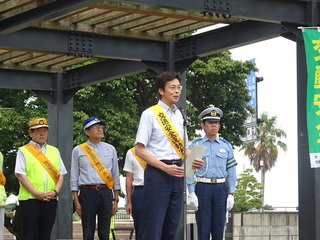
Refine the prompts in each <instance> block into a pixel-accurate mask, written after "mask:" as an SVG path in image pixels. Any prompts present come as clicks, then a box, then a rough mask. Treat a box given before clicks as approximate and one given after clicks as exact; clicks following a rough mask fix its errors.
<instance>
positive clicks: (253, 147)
mask: <svg viewBox="0 0 320 240" xmlns="http://www.w3.org/2000/svg"><path fill="white" fill-rule="evenodd" d="M260 118H261V119H262V120H263V123H262V124H259V125H257V139H256V141H254V142H248V143H244V144H243V146H242V147H241V150H244V155H245V156H248V157H249V160H250V164H251V165H252V166H253V168H254V169H255V170H256V171H257V172H259V171H260V172H261V185H262V187H263V188H262V189H261V195H262V198H261V200H262V204H263V205H264V185H265V183H264V181H265V173H266V172H267V171H270V170H271V168H272V167H274V166H275V164H276V162H277V158H278V147H279V148H280V149H282V150H284V151H286V150H287V144H285V143H284V142H282V141H280V138H283V137H284V138H286V137H287V135H286V133H285V132H284V131H283V130H282V129H280V128H277V127H276V123H277V122H276V120H277V117H274V116H273V117H270V118H269V117H268V114H267V113H262V114H261V116H260Z"/></svg>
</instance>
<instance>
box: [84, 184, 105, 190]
mask: <svg viewBox="0 0 320 240" xmlns="http://www.w3.org/2000/svg"><path fill="white" fill-rule="evenodd" d="M81 187H82V188H88V189H95V190H100V189H105V188H107V187H108V186H107V185H106V184H99V185H81Z"/></svg>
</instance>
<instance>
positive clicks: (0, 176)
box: [0, 170, 6, 186]
mask: <svg viewBox="0 0 320 240" xmlns="http://www.w3.org/2000/svg"><path fill="white" fill-rule="evenodd" d="M5 184H6V177H5V176H4V174H3V172H2V171H1V170H0V185H1V186H4V185H5Z"/></svg>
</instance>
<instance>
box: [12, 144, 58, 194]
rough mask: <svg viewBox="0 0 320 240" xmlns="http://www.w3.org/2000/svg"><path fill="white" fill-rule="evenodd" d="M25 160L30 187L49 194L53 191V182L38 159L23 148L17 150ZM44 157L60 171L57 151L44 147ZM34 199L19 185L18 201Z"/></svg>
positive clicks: (51, 147) (47, 146)
mask: <svg viewBox="0 0 320 240" xmlns="http://www.w3.org/2000/svg"><path fill="white" fill-rule="evenodd" d="M19 149H20V150H21V152H22V154H23V156H24V158H25V160H26V176H27V178H28V179H29V181H30V182H31V184H32V186H33V187H34V188H35V189H36V190H37V191H40V192H50V191H53V190H54V189H55V186H56V184H55V182H54V181H53V179H52V178H51V176H50V174H49V173H48V172H47V171H46V170H45V169H44V168H43V166H42V165H41V163H40V162H39V160H38V159H36V158H35V157H34V156H33V155H32V154H31V153H30V152H29V151H28V150H27V149H26V148H25V147H20V148H19ZM45 155H46V157H47V158H48V159H49V160H50V161H51V163H53V165H54V166H55V167H56V168H57V169H60V157H59V156H60V155H59V150H58V149H57V148H56V147H53V146H51V145H48V144H47V145H46V153H45ZM29 198H35V196H33V195H32V194H31V193H29V192H28V191H27V190H26V189H25V188H24V187H23V186H22V184H21V183H20V190H19V197H18V199H19V200H26V199H29Z"/></svg>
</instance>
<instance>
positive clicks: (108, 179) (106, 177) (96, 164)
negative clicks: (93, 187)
mask: <svg viewBox="0 0 320 240" xmlns="http://www.w3.org/2000/svg"><path fill="white" fill-rule="evenodd" d="M79 146H80V148H81V149H82V151H83V152H84V154H85V155H86V157H87V158H88V159H89V161H90V163H91V165H92V167H93V168H94V170H96V172H97V173H98V174H99V176H100V177H101V178H102V180H103V181H104V182H105V183H106V185H107V186H108V188H110V189H113V185H114V182H113V178H112V175H111V174H110V173H109V171H108V170H107V169H106V168H105V166H104V165H103V164H102V162H101V160H100V159H99V157H98V156H97V154H96V153H95V152H94V150H93V149H92V147H91V146H90V145H89V144H88V143H87V142H86V143H82V144H81V145H79Z"/></svg>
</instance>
